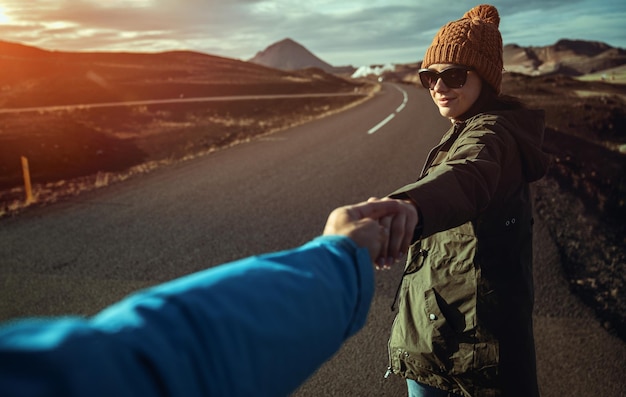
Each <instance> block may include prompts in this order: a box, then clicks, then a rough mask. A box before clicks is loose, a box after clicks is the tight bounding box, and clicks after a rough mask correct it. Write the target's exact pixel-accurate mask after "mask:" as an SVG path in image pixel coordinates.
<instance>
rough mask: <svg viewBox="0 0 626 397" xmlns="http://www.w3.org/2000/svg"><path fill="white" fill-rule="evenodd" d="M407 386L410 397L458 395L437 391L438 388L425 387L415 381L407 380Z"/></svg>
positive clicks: (447, 396) (453, 396) (448, 396)
mask: <svg viewBox="0 0 626 397" xmlns="http://www.w3.org/2000/svg"><path fill="white" fill-rule="evenodd" d="M406 385H407V387H408V389H409V397H450V396H452V397H455V396H456V394H449V393H448V392H447V391H444V390H441V389H437V388H436V387H432V386H427V385H423V384H421V383H418V382H416V381H414V380H413V379H407V380H406Z"/></svg>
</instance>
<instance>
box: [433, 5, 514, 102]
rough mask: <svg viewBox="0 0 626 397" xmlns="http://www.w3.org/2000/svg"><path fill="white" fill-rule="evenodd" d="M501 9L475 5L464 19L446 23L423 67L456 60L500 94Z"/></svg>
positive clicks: (501, 64)
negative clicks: (499, 11) (473, 71)
mask: <svg viewBox="0 0 626 397" xmlns="http://www.w3.org/2000/svg"><path fill="white" fill-rule="evenodd" d="M499 25H500V15H499V14H498V10H497V9H496V8H495V7H494V6H492V5H488V4H483V5H479V6H476V7H474V8H472V9H471V10H469V11H468V12H466V13H465V15H463V18H461V19H459V20H457V21H453V22H449V23H447V24H446V25H444V26H443V27H442V28H441V29H439V32H438V33H437V35H436V36H435V38H434V39H433V42H432V44H431V45H430V47H428V49H427V50H426V55H425V56H424V60H423V61H422V67H423V68H427V67H429V66H430V65H432V64H435V63H454V64H458V65H463V66H468V67H470V68H472V69H474V70H475V71H476V72H477V73H478V74H479V75H480V77H482V79H483V80H484V81H485V82H486V83H487V84H489V85H490V86H491V87H493V88H494V89H495V90H496V92H497V93H498V94H499V93H500V88H501V84H502V68H503V61H502V36H501V35H500V31H499V30H498V27H499Z"/></svg>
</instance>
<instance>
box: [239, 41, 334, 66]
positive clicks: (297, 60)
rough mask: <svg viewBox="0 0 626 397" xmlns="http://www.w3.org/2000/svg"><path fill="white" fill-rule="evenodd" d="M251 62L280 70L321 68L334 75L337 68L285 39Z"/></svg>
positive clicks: (257, 55) (299, 45)
mask: <svg viewBox="0 0 626 397" xmlns="http://www.w3.org/2000/svg"><path fill="white" fill-rule="evenodd" d="M249 62H252V63H256V64H259V65H264V66H267V67H270V68H275V69H280V70H299V69H307V68H319V69H322V70H323V71H325V72H329V73H333V72H335V71H336V68H335V67H333V66H332V65H330V64H328V63H326V62H324V61H322V60H321V59H320V58H318V57H317V56H315V55H314V54H313V53H312V52H311V51H309V50H307V49H306V48H305V47H304V46H302V45H301V44H299V43H296V42H295V41H293V40H292V39H284V40H282V41H279V42H277V43H274V44H272V45H270V46H269V47H267V48H266V49H264V50H263V51H259V52H258V53H257V54H256V55H255V56H254V57H253V58H252V59H250V60H249Z"/></svg>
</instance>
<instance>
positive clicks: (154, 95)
mask: <svg viewBox="0 0 626 397" xmlns="http://www.w3.org/2000/svg"><path fill="white" fill-rule="evenodd" d="M0 69H1V70H2V73H1V74H0V107H2V108H19V107H35V106H59V105H71V104H88V103H98V102H120V101H136V100H145V99H168V98H180V97H186V98H189V97H209V96H224V95H254V94H288V93H301V92H336V91H337V90H340V91H341V90H345V91H349V90H351V89H352V84H350V83H348V82H347V81H345V80H340V79H337V78H336V77H335V76H330V75H327V74H324V73H315V74H312V73H308V74H307V73H306V72H298V73H296V72H287V71H282V70H277V69H272V68H268V67H265V66H262V65H258V64H254V63H250V62H243V61H240V60H234V59H229V58H222V57H218V56H213V55H207V54H202V53H197V52H192V51H172V52H163V53H97V52H92V53H87V52H86V53H79V52H57V51H47V50H43V49H38V48H34V47H28V46H24V45H21V44H17V43H8V42H1V41H0Z"/></svg>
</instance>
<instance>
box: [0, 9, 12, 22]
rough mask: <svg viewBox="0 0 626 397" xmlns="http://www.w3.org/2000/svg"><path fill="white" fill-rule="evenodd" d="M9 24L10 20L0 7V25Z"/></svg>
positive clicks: (4, 10)
mask: <svg viewBox="0 0 626 397" xmlns="http://www.w3.org/2000/svg"><path fill="white" fill-rule="evenodd" d="M9 22H11V18H10V17H9V16H8V15H7V12H6V9H5V8H4V7H3V6H1V5H0V25H4V24H7V23H9Z"/></svg>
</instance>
